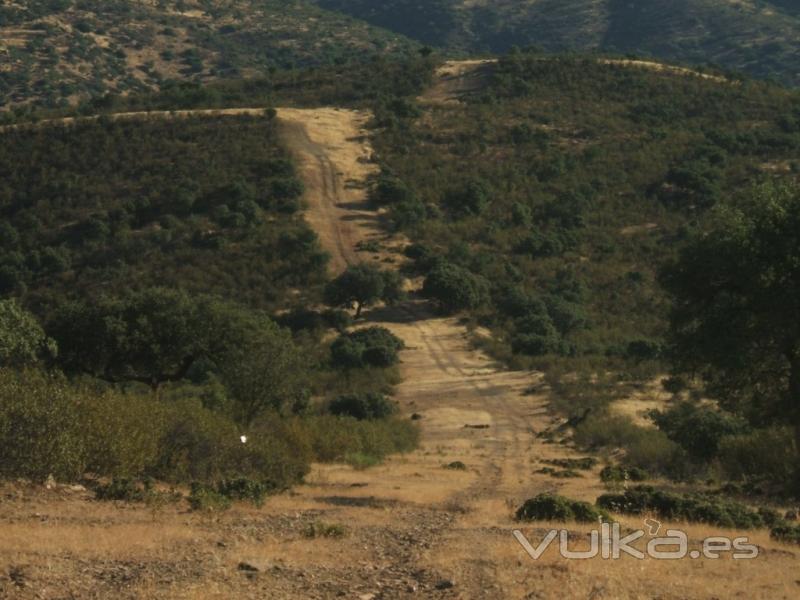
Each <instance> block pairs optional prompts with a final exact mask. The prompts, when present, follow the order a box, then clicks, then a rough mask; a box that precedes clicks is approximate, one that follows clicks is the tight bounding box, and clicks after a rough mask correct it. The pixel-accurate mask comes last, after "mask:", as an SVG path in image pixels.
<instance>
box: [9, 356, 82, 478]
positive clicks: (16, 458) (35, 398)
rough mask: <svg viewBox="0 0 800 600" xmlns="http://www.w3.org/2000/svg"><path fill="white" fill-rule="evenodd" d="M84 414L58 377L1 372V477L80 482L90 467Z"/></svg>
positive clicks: (26, 372)
mask: <svg viewBox="0 0 800 600" xmlns="http://www.w3.org/2000/svg"><path fill="white" fill-rule="evenodd" d="M82 417H83V414H82V411H81V409H80V404H79V402H78V399H77V398H76V395H75V393H74V392H73V390H72V389H70V387H69V385H68V384H67V382H66V381H65V380H64V379H63V378H61V377H59V376H56V375H47V374H44V373H40V372H37V371H24V372H21V373H15V372H12V371H10V370H8V369H0V456H2V457H3V458H2V460H0V476H2V477H9V478H11V477H25V478H29V479H33V480H38V481H44V480H45V479H46V478H47V477H48V475H53V476H54V477H55V478H56V479H57V480H59V481H73V480H76V479H77V478H79V477H81V476H82V475H83V473H84V472H85V470H86V465H87V463H88V448H87V443H86V439H85V434H84V421H83V418H82Z"/></svg>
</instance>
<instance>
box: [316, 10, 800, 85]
mask: <svg viewBox="0 0 800 600" xmlns="http://www.w3.org/2000/svg"><path fill="white" fill-rule="evenodd" d="M318 4H320V6H323V7H325V8H330V9H336V10H341V11H343V12H346V13H347V14H350V15H353V16H354V17H357V18H359V19H364V20H366V21H368V22H370V23H373V24H375V25H379V26H381V27H385V28H387V29H391V30H393V31H397V32H399V33H403V34H405V35H407V36H409V37H412V38H415V39H418V40H422V41H424V42H425V43H427V44H431V45H435V46H442V47H446V48H455V49H460V50H467V51H478V52H486V51H490V52H504V51H506V50H508V49H509V48H511V47H512V46H514V45H517V46H521V47H525V46H530V45H536V46H541V47H543V48H545V49H547V50H555V51H563V50H569V49H574V50H593V49H598V50H601V51H606V52H608V51H615V52H622V53H629V52H635V53H638V54H644V55H652V56H654V57H656V58H659V59H664V60H671V61H676V60H677V61H683V62H689V63H693V64H706V63H718V64H720V65H722V66H724V67H725V68H728V69H733V70H737V71H743V72H747V73H749V74H751V75H755V76H758V77H769V76H772V77H775V78H777V79H779V80H781V81H784V82H787V83H791V84H793V85H797V84H798V83H800V70H798V67H797V65H798V63H799V62H800V46H798V42H797V40H798V32H800V13H799V12H798V8H797V3H795V2H792V1H791V0H765V1H759V2H728V1H727V0H672V1H670V2H664V1H663V0H639V1H637V2H629V1H628V0H535V1H534V0H523V1H519V0H489V1H488V2H464V1H463V0H431V1H429V2H425V3H419V2H411V1H409V0H386V1H384V2H374V1H372V0H318Z"/></svg>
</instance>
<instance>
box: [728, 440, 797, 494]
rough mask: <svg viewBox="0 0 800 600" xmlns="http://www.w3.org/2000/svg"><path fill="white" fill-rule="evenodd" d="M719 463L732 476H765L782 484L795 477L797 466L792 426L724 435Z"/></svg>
mask: <svg viewBox="0 0 800 600" xmlns="http://www.w3.org/2000/svg"><path fill="white" fill-rule="evenodd" d="M718 455H719V463H720V466H721V468H722V471H723V473H724V474H725V476H727V477H728V478H730V479H732V480H737V481H740V480H757V481H760V480H765V481H769V482H775V483H779V484H781V485H784V484H786V483H787V482H790V481H792V478H793V476H794V474H795V471H796V469H797V463H796V460H797V459H796V457H797V455H796V453H795V452H794V440H793V435H792V431H791V429H789V428H773V429H757V430H754V431H752V432H750V433H745V434H741V435H732V436H727V437H724V438H722V439H721V440H720V442H719V452H718Z"/></svg>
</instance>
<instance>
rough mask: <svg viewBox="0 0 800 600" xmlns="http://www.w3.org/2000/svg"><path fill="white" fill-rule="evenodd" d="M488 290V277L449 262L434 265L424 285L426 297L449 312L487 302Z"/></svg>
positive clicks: (423, 290) (423, 291)
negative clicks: (485, 277)
mask: <svg viewBox="0 0 800 600" xmlns="http://www.w3.org/2000/svg"><path fill="white" fill-rule="evenodd" d="M488 290H489V284H488V282H487V281H486V279H484V278H483V277H481V276H479V275H475V274H473V273H471V272H470V271H468V270H467V269H465V268H463V267H460V266H458V265H454V264H450V263H447V262H442V263H439V264H438V265H436V266H435V267H433V269H431V271H430V273H428V275H427V277H426V278H425V282H424V283H423V286H422V293H423V295H424V296H425V297H426V298H430V299H432V300H435V301H436V302H438V304H439V305H440V306H441V307H442V308H443V309H444V310H446V311H449V312H456V311H459V310H466V309H474V308H478V307H479V306H481V305H482V304H485V303H486V302H487V300H488V298H489V291H488Z"/></svg>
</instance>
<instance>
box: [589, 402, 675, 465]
mask: <svg viewBox="0 0 800 600" xmlns="http://www.w3.org/2000/svg"><path fill="white" fill-rule="evenodd" d="M575 442H576V443H577V444H578V445H579V446H582V447H584V448H602V447H607V448H623V449H625V451H626V452H625V456H624V458H623V462H624V464H625V466H626V467H637V468H640V469H646V470H647V471H649V472H652V473H660V474H664V475H667V476H670V477H675V478H682V477H685V476H686V475H687V469H688V467H689V465H688V461H687V457H686V455H685V453H684V452H683V450H682V449H681V447H680V446H679V445H678V444H677V443H676V442H673V441H672V440H670V439H669V438H667V436H666V434H665V433H664V432H663V431H658V430H654V429H645V428H644V427H639V426H638V425H636V424H635V423H633V421H631V420H630V418H628V417H626V416H622V415H614V414H608V413H600V414H598V415H597V416H590V417H589V418H588V419H586V420H585V421H584V422H583V423H581V424H580V425H578V427H576V429H575Z"/></svg>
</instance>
